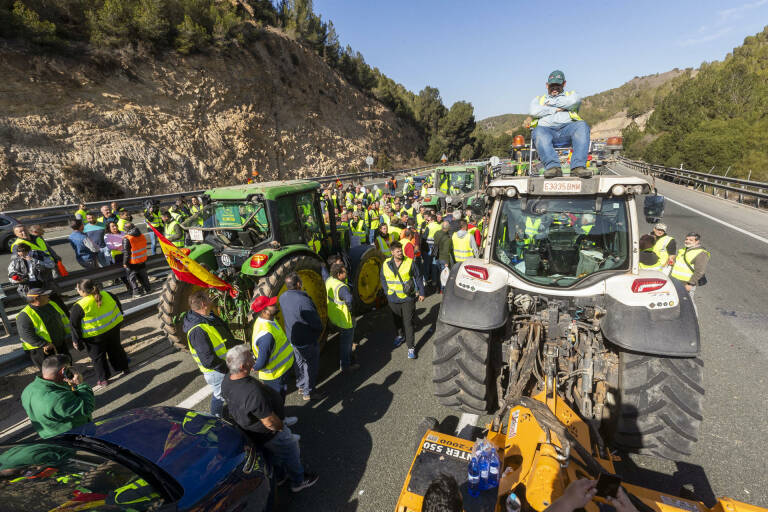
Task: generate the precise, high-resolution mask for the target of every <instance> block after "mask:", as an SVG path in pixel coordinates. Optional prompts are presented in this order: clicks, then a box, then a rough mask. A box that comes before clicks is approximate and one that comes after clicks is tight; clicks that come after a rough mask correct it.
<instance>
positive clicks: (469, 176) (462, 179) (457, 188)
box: [445, 171, 475, 195]
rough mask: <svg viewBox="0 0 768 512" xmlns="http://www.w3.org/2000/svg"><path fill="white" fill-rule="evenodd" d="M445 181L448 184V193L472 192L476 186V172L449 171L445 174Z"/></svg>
mask: <svg viewBox="0 0 768 512" xmlns="http://www.w3.org/2000/svg"><path fill="white" fill-rule="evenodd" d="M445 178H447V179H445V181H446V183H447V185H448V192H447V193H448V194H450V195H456V194H463V193H464V192H470V191H472V189H473V188H474V187H475V173H473V172H472V171H468V172H449V173H446V174H445Z"/></svg>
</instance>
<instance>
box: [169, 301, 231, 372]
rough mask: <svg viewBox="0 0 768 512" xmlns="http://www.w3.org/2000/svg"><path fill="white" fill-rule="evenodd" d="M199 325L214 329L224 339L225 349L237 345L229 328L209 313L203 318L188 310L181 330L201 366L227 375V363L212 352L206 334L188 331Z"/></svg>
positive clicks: (199, 330)
mask: <svg viewBox="0 0 768 512" xmlns="http://www.w3.org/2000/svg"><path fill="white" fill-rule="evenodd" d="M199 324H208V325H211V326H213V327H215V328H216V330H217V331H218V332H219V334H220V335H221V337H222V338H224V344H225V345H226V346H227V349H230V348H232V347H234V346H235V345H237V344H238V343H239V342H238V341H237V340H236V339H235V337H234V336H233V335H232V331H230V330H229V326H228V325H227V324H226V323H225V322H224V320H222V319H221V318H219V317H218V316H216V314H215V313H211V314H210V315H208V316H203V315H201V314H200V313H197V312H196V311H192V310H190V311H189V312H188V313H187V314H186V315H184V323H183V324H182V329H183V330H184V333H185V334H187V337H188V340H189V343H190V344H191V345H192V347H194V349H195V351H196V352H197V357H198V358H200V362H201V363H202V365H203V366H205V367H206V368H208V369H209V370H216V371H217V372H220V373H227V363H226V361H225V360H224V359H223V358H220V357H218V356H217V355H216V354H215V353H214V352H213V345H211V340H210V338H209V337H208V333H207V332H205V331H204V330H202V329H195V330H193V331H192V332H191V333H189V330H190V329H192V328H193V327H194V326H196V325H199Z"/></svg>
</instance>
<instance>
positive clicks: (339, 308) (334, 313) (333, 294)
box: [325, 277, 353, 329]
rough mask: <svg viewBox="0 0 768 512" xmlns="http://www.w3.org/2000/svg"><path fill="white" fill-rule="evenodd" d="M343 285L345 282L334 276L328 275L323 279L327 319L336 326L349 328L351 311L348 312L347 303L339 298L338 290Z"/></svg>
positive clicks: (350, 325)
mask: <svg viewBox="0 0 768 512" xmlns="http://www.w3.org/2000/svg"><path fill="white" fill-rule="evenodd" d="M344 286H346V284H344V283H342V282H341V281H339V280H338V279H336V278H335V277H329V278H328V279H326V281H325V294H326V296H327V300H328V320H330V321H331V323H333V325H335V326H337V327H340V328H342V329H350V328H351V327H352V325H353V324H352V313H350V311H349V306H348V305H347V303H346V302H344V301H343V300H341V299H339V290H341V288H342V287H344Z"/></svg>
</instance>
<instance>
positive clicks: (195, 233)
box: [189, 229, 203, 242]
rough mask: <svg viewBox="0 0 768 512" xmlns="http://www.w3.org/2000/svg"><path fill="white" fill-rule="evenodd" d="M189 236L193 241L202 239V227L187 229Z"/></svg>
mask: <svg viewBox="0 0 768 512" xmlns="http://www.w3.org/2000/svg"><path fill="white" fill-rule="evenodd" d="M189 238H191V239H192V240H194V241H195V242H202V241H203V230H202V229H190V230H189Z"/></svg>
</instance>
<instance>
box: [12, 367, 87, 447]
mask: <svg viewBox="0 0 768 512" xmlns="http://www.w3.org/2000/svg"><path fill="white" fill-rule="evenodd" d="M21 405H22V407H24V410H25V411H27V416H29V420H30V421H31V422H32V427H33V428H34V429H35V430H36V431H37V433H38V434H39V435H40V437H42V438H43V439H48V438H49V437H53V436H55V435H58V434H61V433H62V432H66V431H67V430H71V429H73V428H75V427H79V426H80V425H83V424H85V423H88V422H89V421H91V415H92V414H93V407H94V400H93V390H92V389H91V387H90V386H88V384H80V385H79V386H77V387H76V388H75V390H74V391H72V390H71V389H70V387H69V386H68V385H67V384H64V383H61V384H60V383H58V382H53V381H50V380H45V379H43V378H42V377H35V380H33V381H32V382H31V383H30V384H29V386H27V387H26V388H24V391H22V392H21Z"/></svg>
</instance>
